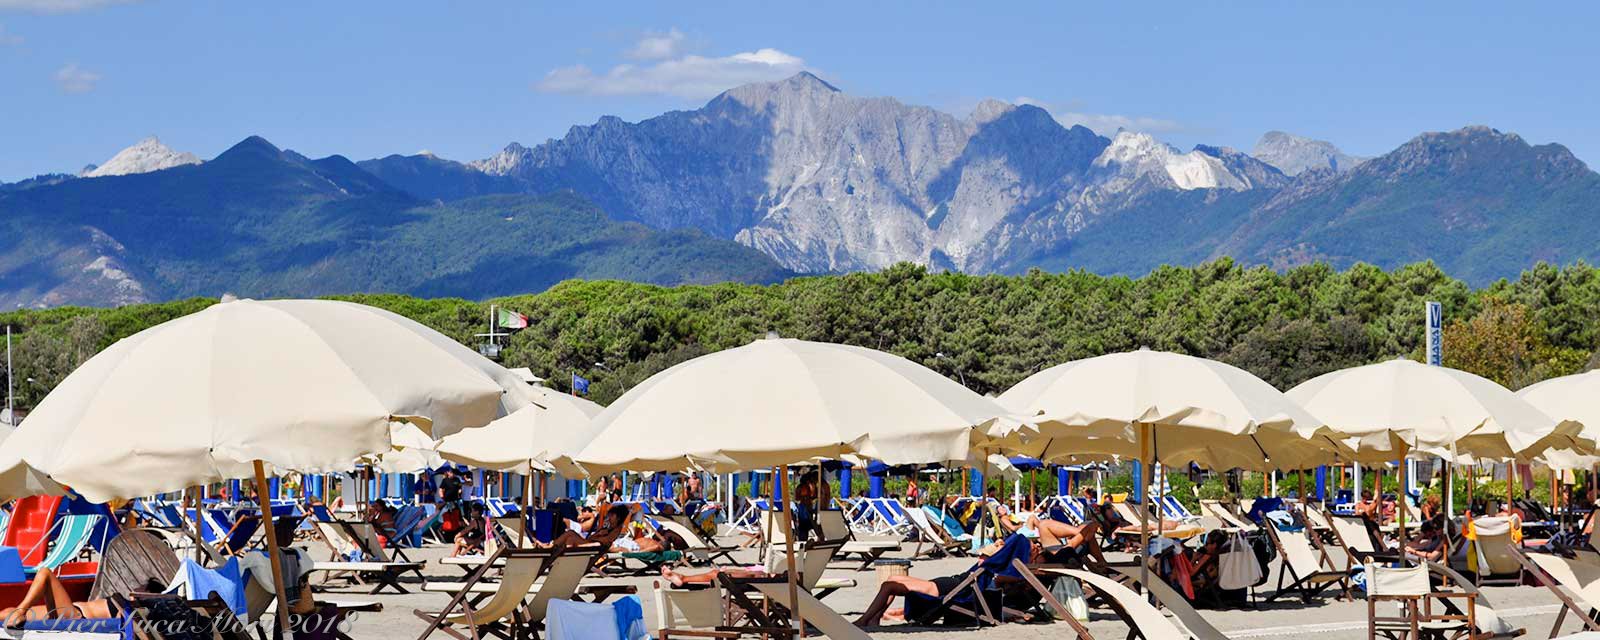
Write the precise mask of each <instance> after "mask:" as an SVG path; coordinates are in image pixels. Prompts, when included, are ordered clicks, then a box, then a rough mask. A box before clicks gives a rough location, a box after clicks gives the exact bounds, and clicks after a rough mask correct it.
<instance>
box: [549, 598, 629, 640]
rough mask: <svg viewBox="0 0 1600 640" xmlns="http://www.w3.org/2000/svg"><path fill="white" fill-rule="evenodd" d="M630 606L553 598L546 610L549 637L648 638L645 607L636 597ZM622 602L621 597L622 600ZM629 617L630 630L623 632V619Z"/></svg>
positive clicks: (566, 639)
mask: <svg viewBox="0 0 1600 640" xmlns="http://www.w3.org/2000/svg"><path fill="white" fill-rule="evenodd" d="M629 598H632V599H633V602H632V603H631V606H630V605H622V607H621V608H620V610H619V607H618V606H616V604H617V603H605V602H601V603H596V602H578V601H575V600H551V601H550V604H549V605H547V609H546V610H545V637H546V638H549V640H603V639H611V638H616V639H617V640H637V639H639V638H644V637H647V636H646V634H645V630H644V609H643V608H641V607H640V606H639V604H638V599H637V597H635V596H628V598H623V600H627V599H629ZM618 603H621V600H618ZM624 617H627V618H628V623H627V627H626V629H627V631H623V630H622V629H623V628H624V627H623V618H624Z"/></svg>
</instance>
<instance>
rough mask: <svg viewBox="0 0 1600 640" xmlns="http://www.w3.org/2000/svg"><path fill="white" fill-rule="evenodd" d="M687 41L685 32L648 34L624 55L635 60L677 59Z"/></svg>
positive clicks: (670, 31) (675, 30)
mask: <svg viewBox="0 0 1600 640" xmlns="http://www.w3.org/2000/svg"><path fill="white" fill-rule="evenodd" d="M685 40H686V38H685V37H684V35H683V32H682V31H679V30H677V29H669V30H667V32H666V33H646V34H645V36H644V37H643V38H640V39H639V41H638V42H636V43H634V45H633V48H631V49H628V51H627V53H625V54H623V55H626V56H627V57H629V58H631V59H634V60H665V59H667V58H676V57H678V56H679V55H680V54H682V53H683V52H684V46H685V44H686V42H685Z"/></svg>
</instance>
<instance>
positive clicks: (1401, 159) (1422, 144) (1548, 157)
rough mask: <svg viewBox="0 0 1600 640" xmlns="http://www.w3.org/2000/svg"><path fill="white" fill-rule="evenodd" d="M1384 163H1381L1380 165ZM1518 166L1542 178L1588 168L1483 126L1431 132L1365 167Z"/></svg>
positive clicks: (1562, 151)
mask: <svg viewBox="0 0 1600 640" xmlns="http://www.w3.org/2000/svg"><path fill="white" fill-rule="evenodd" d="M1380 161H1381V162H1380ZM1506 163H1517V164H1521V165H1523V166H1526V167H1528V168H1529V169H1530V170H1532V171H1536V172H1538V173H1539V174H1541V175H1545V176H1552V175H1558V174H1565V175H1582V174H1587V173H1588V171H1589V168H1588V166H1587V165H1585V164H1584V163H1583V161H1582V160H1579V159H1578V158H1577V157H1576V156H1574V155H1572V151H1571V150H1569V149H1567V148H1566V147H1564V146H1561V145H1559V144H1554V143H1551V144H1543V145H1538V146H1534V145H1530V144H1528V142H1527V141H1526V140H1524V139H1523V138H1522V136H1519V135H1517V134H1515V133H1509V132H1502V131H1500V130H1498V129H1493V128H1490V127H1486V126H1483V125H1472V126H1467V127H1462V128H1460V129H1456V130H1454V131H1430V132H1427V133H1423V134H1421V135H1418V136H1417V137H1415V138H1412V139H1411V140H1409V141H1407V142H1406V143H1405V144H1402V145H1400V146H1399V147H1398V148H1396V149H1395V150H1394V151H1391V152H1389V153H1387V154H1384V155H1383V156H1381V157H1379V158H1374V159H1373V160H1372V161H1371V162H1370V165H1371V166H1370V167H1369V166H1367V165H1363V167H1362V168H1363V169H1366V170H1367V171H1366V172H1367V173H1373V174H1386V175H1395V174H1405V173H1415V172H1420V171H1426V170H1432V169H1436V168H1437V169H1443V170H1446V171H1452V172H1462V171H1469V170H1471V168H1473V167H1480V166H1490V165H1504V164H1506Z"/></svg>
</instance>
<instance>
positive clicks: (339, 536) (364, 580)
mask: <svg viewBox="0 0 1600 640" xmlns="http://www.w3.org/2000/svg"><path fill="white" fill-rule="evenodd" d="M362 527H366V528H368V529H370V528H371V527H372V525H370V524H367V523H364V522H363V523H349V522H318V523H317V530H318V531H319V532H320V533H321V534H322V538H323V540H324V541H325V542H327V543H328V546H329V548H330V549H331V550H332V552H333V556H332V559H330V560H329V561H327V562H322V561H318V562H317V563H316V564H314V565H313V566H312V568H311V570H312V571H317V572H327V573H329V574H332V575H331V576H330V577H337V578H345V579H348V580H350V581H351V582H353V583H355V584H361V585H365V584H372V585H373V587H372V593H379V592H381V591H383V590H384V589H393V590H394V591H396V592H398V593H410V592H409V591H407V590H406V588H405V586H404V585H402V584H401V583H400V578H401V577H402V576H404V575H406V574H408V573H414V574H416V576H417V577H419V578H421V577H422V567H423V564H422V563H420V562H397V561H394V560H391V559H390V558H389V555H388V554H387V553H385V552H384V549H383V547H382V546H381V545H377V544H375V542H376V540H373V541H372V542H373V543H372V544H369V543H368V542H367V541H366V540H365V539H364V538H363V537H359V532H360V530H361V528H362ZM351 558H359V559H351Z"/></svg>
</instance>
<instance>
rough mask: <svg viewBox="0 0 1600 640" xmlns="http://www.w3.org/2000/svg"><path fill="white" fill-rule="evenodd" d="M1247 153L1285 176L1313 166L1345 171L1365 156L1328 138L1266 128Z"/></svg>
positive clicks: (1299, 172) (1359, 162)
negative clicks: (1351, 153)
mask: <svg viewBox="0 0 1600 640" xmlns="http://www.w3.org/2000/svg"><path fill="white" fill-rule="evenodd" d="M1250 155H1252V156H1255V158H1256V159H1257V160H1260V161H1262V162H1265V163H1267V164H1270V165H1272V166H1274V167H1277V168H1278V170H1279V171H1282V172H1283V173H1284V175H1288V176H1296V175H1300V174H1302V173H1305V172H1306V171H1311V170H1315V169H1331V170H1333V171H1334V172H1339V171H1346V170H1349V169H1351V168H1352V167H1355V166H1356V165H1358V164H1361V163H1362V162H1364V161H1365V160H1366V158H1360V157H1356V156H1352V155H1348V154H1346V153H1345V152H1343V151H1340V150H1339V148H1338V147H1336V146H1334V145H1333V143H1331V142H1326V141H1323V140H1313V139H1311V138H1306V137H1302V136H1297V135H1294V134H1292V133H1285V132H1283V131H1268V132H1266V133H1265V134H1262V136H1261V139H1260V140H1259V141H1257V142H1256V147H1255V149H1254V150H1252V151H1251V152H1250Z"/></svg>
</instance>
